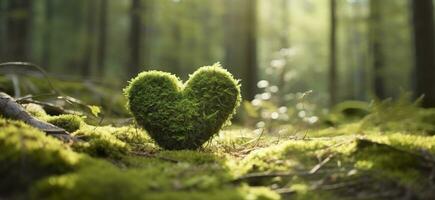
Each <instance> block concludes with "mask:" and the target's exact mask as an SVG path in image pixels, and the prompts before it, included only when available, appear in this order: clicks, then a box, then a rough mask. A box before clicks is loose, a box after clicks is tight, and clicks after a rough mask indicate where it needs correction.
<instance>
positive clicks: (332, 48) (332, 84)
mask: <svg viewBox="0 0 435 200" xmlns="http://www.w3.org/2000/svg"><path fill="white" fill-rule="evenodd" d="M337 82H338V80H337V61H336V0H330V35H329V95H330V96H329V106H330V107H332V106H334V105H335V104H336V103H337V90H338V83H337Z"/></svg>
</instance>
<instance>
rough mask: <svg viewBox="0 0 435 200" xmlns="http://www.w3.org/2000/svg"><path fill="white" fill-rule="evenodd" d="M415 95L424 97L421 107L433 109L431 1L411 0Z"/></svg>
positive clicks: (434, 60) (434, 73) (434, 68)
mask: <svg viewBox="0 0 435 200" xmlns="http://www.w3.org/2000/svg"><path fill="white" fill-rule="evenodd" d="M411 4H412V11H413V26H414V47H415V75H416V81H415V95H416V96H420V95H424V99H423V104H422V106H423V107H435V87H434V84H433V81H434V80H435V58H434V56H435V46H434V45H435V41H434V19H433V17H434V16H433V2H432V0H413V1H412V3H411Z"/></svg>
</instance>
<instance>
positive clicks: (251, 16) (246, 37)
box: [224, 0, 258, 100]
mask: <svg viewBox="0 0 435 200" xmlns="http://www.w3.org/2000/svg"><path fill="white" fill-rule="evenodd" d="M226 6H227V7H226V13H225V18H224V23H225V25H224V27H225V42H224V43H225V66H227V67H228V68H230V69H232V70H233V72H234V73H235V74H236V77H240V78H241V79H242V95H243V97H244V99H246V100H252V99H253V98H254V96H255V95H256V93H257V81H258V78H257V76H258V75H257V70H258V64H257V12H256V11H257V1H256V0H240V1H232V0H227V1H226Z"/></svg>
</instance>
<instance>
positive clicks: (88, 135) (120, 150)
mask: <svg viewBox="0 0 435 200" xmlns="http://www.w3.org/2000/svg"><path fill="white" fill-rule="evenodd" d="M107 129H111V127H110V128H104V127H93V126H86V127H83V128H82V129H79V130H77V131H76V132H75V133H74V136H75V137H78V138H81V140H82V142H77V143H74V145H73V148H74V150H76V151H79V152H84V153H87V154H89V155H92V156H96V157H112V158H120V157H121V156H123V155H126V154H127V153H128V152H129V151H130V147H129V146H128V145H127V144H126V143H125V142H123V141H121V140H119V139H117V138H116V137H115V136H114V135H113V134H111V132H109V131H108V130H107Z"/></svg>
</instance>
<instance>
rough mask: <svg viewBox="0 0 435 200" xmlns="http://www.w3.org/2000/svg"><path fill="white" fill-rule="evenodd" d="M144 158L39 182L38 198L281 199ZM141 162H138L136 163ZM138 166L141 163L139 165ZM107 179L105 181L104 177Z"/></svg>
mask: <svg viewBox="0 0 435 200" xmlns="http://www.w3.org/2000/svg"><path fill="white" fill-rule="evenodd" d="M137 159H144V160H143V161H144V162H141V163H142V164H140V167H139V168H136V167H131V166H130V165H128V166H130V168H129V169H128V170H120V169H118V168H115V167H113V166H111V165H109V164H107V163H104V162H99V163H96V164H94V165H92V166H89V167H86V168H83V169H81V170H80V171H78V172H76V173H71V174H66V175H62V176H54V177H50V178H47V179H46V180H44V181H42V182H40V183H38V184H37V185H35V187H34V188H33V190H32V196H33V198H34V199H106V198H107V197H108V196H110V198H113V199H279V196H278V195H277V194H276V193H274V192H272V191H270V190H269V189H266V188H251V187H246V186H231V185H224V182H223V181H224V180H225V179H222V178H221V177H220V175H219V174H222V173H225V171H221V172H218V171H214V170H212V169H210V168H209V166H201V165H199V166H198V165H193V164H192V165H188V163H178V164H175V165H174V164H172V163H167V162H163V161H158V160H156V159H153V158H151V159H149V158H135V159H133V160H137ZM136 162H137V161H136ZM136 164H137V163H136ZM102 177H104V178H102Z"/></svg>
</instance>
